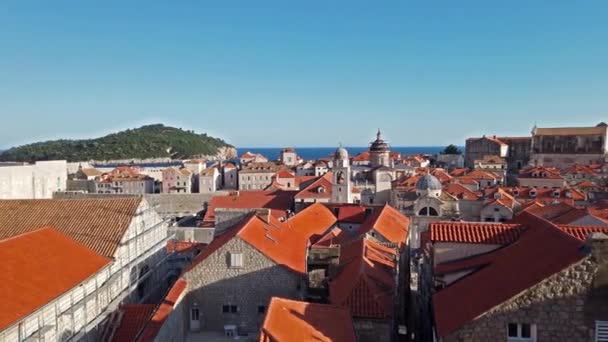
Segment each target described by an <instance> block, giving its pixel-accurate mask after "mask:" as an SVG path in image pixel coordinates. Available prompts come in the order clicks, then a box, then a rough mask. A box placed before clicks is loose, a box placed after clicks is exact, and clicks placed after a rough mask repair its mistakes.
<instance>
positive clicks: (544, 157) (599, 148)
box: [531, 122, 608, 169]
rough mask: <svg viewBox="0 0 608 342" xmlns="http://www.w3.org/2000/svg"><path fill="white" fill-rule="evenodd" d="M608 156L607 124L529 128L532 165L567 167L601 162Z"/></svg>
mask: <svg viewBox="0 0 608 342" xmlns="http://www.w3.org/2000/svg"><path fill="white" fill-rule="evenodd" d="M607 155H608V126H607V125H606V124H605V123H603V122H601V123H599V124H598V125H597V126H595V127H559V128H540V127H539V128H537V127H534V129H533V130H532V155H531V163H532V164H533V165H543V166H548V167H557V168H560V169H564V168H568V167H570V166H572V165H574V164H584V165H589V164H602V163H604V162H606V156H607Z"/></svg>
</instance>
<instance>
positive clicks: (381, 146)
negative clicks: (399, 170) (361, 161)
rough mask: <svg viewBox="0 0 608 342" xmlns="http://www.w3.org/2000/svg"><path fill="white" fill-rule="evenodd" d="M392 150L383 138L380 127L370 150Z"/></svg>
mask: <svg viewBox="0 0 608 342" xmlns="http://www.w3.org/2000/svg"><path fill="white" fill-rule="evenodd" d="M389 150H390V147H389V146H388V143H387V142H386V141H384V140H382V133H380V129H378V133H376V140H374V141H373V142H372V143H371V145H370V146H369V151H370V152H387V151H389Z"/></svg>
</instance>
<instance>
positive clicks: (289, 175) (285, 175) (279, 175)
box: [276, 170, 296, 178]
mask: <svg viewBox="0 0 608 342" xmlns="http://www.w3.org/2000/svg"><path fill="white" fill-rule="evenodd" d="M276 177H277V178H295V177H296V176H295V175H294V174H293V173H291V172H289V171H287V170H281V171H279V172H277V174H276Z"/></svg>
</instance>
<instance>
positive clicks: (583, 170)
mask: <svg viewBox="0 0 608 342" xmlns="http://www.w3.org/2000/svg"><path fill="white" fill-rule="evenodd" d="M564 173H565V174H585V175H589V176H595V175H597V172H595V171H594V170H593V169H592V168H591V167H590V166H587V165H581V164H574V165H572V166H570V167H569V168H567V169H566V170H564Z"/></svg>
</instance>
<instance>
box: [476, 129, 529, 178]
mask: <svg viewBox="0 0 608 342" xmlns="http://www.w3.org/2000/svg"><path fill="white" fill-rule="evenodd" d="M531 144H532V143H531V138H529V137H496V136H495V135H494V136H491V137H489V136H485V135H484V136H483V137H481V138H469V139H467V140H466V143H465V162H464V165H465V166H466V167H468V168H474V167H475V160H482V159H483V158H484V157H485V156H497V157H501V158H505V159H506V161H507V166H508V170H509V171H510V172H516V171H517V170H519V169H521V168H522V167H525V166H527V165H528V164H529V162H530V153H531Z"/></svg>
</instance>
